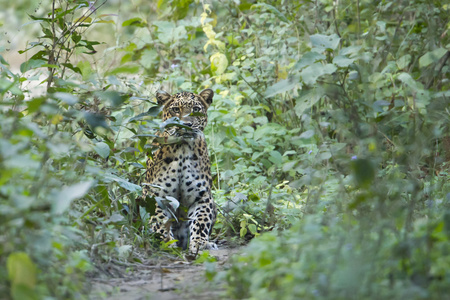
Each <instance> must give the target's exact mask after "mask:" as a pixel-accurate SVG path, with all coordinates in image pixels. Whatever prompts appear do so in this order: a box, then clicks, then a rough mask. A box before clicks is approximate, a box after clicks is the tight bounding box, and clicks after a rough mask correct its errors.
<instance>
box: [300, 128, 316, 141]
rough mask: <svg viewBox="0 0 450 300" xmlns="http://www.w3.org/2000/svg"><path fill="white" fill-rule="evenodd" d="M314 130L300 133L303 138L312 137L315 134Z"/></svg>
mask: <svg viewBox="0 0 450 300" xmlns="http://www.w3.org/2000/svg"><path fill="white" fill-rule="evenodd" d="M314 134H315V133H314V130H312V129H310V130H307V131H305V132H303V133H302V134H300V138H301V139H310V138H312V137H313V136H314Z"/></svg>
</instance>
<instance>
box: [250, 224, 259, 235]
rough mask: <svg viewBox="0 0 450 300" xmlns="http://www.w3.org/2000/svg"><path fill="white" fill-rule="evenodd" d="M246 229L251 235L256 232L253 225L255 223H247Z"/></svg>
mask: <svg viewBox="0 0 450 300" xmlns="http://www.w3.org/2000/svg"><path fill="white" fill-rule="evenodd" d="M248 230H249V231H250V233H251V234H253V235H256V234H258V231H257V230H256V225H255V224H249V225H248Z"/></svg>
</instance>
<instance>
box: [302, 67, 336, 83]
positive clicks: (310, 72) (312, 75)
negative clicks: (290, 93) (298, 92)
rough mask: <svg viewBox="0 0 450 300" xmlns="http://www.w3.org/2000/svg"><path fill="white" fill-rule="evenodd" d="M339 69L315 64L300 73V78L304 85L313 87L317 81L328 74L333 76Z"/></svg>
mask: <svg viewBox="0 0 450 300" xmlns="http://www.w3.org/2000/svg"><path fill="white" fill-rule="evenodd" d="M336 70H337V67H336V66H335V65H333V64H326V65H323V64H322V63H315V64H313V65H311V66H309V67H306V68H305V69H303V70H302V71H301V72H300V76H301V77H302V80H303V82H304V83H306V84H308V85H313V84H314V83H316V81H317V79H318V78H319V77H320V76H322V75H326V74H332V73H334V72H336Z"/></svg>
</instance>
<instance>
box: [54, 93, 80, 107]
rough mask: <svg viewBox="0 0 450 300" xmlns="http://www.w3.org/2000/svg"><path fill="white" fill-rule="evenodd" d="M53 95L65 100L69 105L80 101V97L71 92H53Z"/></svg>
mask: <svg viewBox="0 0 450 300" xmlns="http://www.w3.org/2000/svg"><path fill="white" fill-rule="evenodd" d="M53 97H54V98H55V99H58V100H61V101H62V102H65V103H67V104H69V105H74V104H76V103H77V102H78V97H76V96H74V95H72V94H69V93H61V92H56V93H53Z"/></svg>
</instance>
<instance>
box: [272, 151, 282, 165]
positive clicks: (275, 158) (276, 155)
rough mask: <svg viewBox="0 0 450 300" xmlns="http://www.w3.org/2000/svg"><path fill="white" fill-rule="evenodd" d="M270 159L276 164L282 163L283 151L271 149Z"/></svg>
mask: <svg viewBox="0 0 450 300" xmlns="http://www.w3.org/2000/svg"><path fill="white" fill-rule="evenodd" d="M269 160H270V161H271V162H273V163H274V164H275V165H281V163H282V162H283V157H282V156H281V153H280V152H278V151H271V152H270V157H269Z"/></svg>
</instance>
